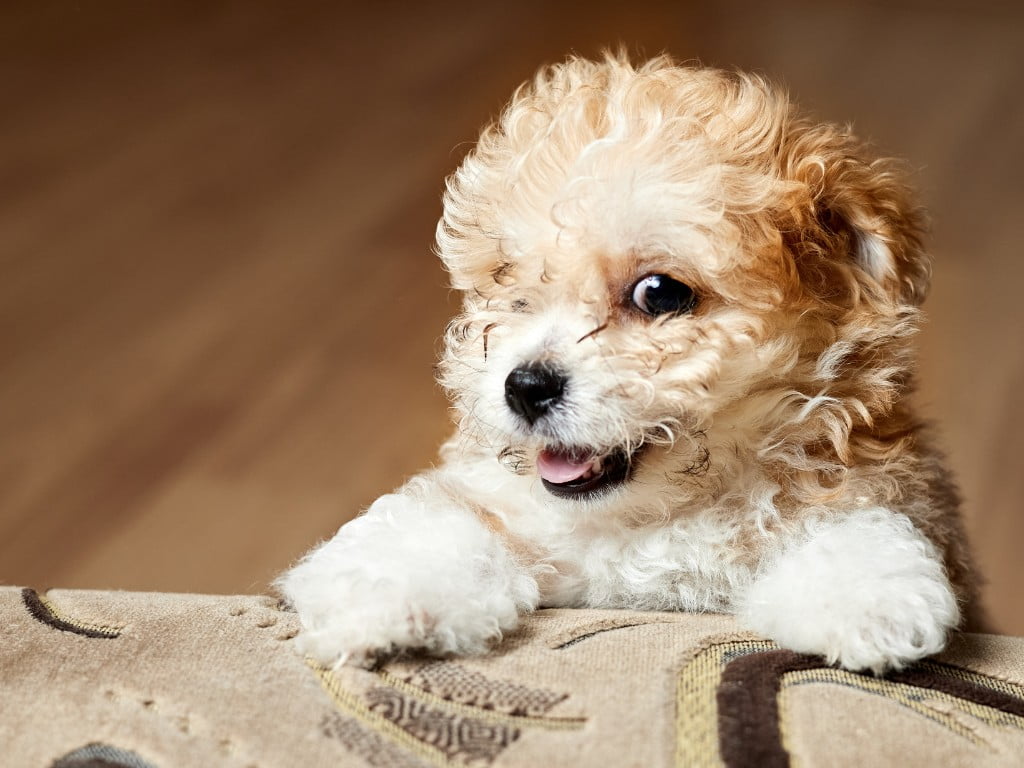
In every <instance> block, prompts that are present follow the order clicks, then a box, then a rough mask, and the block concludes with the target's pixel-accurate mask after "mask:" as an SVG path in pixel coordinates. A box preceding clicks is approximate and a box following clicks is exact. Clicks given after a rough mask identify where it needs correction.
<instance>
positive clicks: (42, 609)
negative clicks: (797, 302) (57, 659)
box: [21, 587, 121, 640]
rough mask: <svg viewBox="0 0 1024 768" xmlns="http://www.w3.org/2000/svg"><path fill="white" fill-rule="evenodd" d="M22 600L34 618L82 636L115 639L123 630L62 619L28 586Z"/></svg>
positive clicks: (22, 593)
mask: <svg viewBox="0 0 1024 768" xmlns="http://www.w3.org/2000/svg"><path fill="white" fill-rule="evenodd" d="M21 602H22V603H24V604H25V608H26V609H27V610H28V612H29V614H30V615H31V616H32V618H34V619H35V620H36V621H39V622H42V623H43V624H46V625H47V626H49V627H53V628H54V629H59V630H60V631H61V632H72V633H74V634H76V635H81V636H82V637H91V638H95V639H102V640H113V639H114V638H116V637H120V635H121V631H120V630H119V629H115V628H113V627H111V628H102V627H90V626H87V625H85V624H77V623H74V622H70V621H67V620H66V619H62V618H61V617H60V616H58V615H57V614H56V613H54V611H53V609H52V608H51V607H50V606H49V605H47V603H46V602H45V601H44V600H43V599H42V598H41V597H40V596H39V594H38V593H37V592H36V591H35V590H34V589H30V588H28V587H25V588H24V589H23V590H21Z"/></svg>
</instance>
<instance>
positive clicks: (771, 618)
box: [739, 508, 959, 673]
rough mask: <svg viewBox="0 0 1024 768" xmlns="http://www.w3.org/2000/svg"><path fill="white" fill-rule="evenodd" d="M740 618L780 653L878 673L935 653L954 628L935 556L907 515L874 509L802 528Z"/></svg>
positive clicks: (952, 607)
mask: <svg viewBox="0 0 1024 768" xmlns="http://www.w3.org/2000/svg"><path fill="white" fill-rule="evenodd" d="M739 615H740V619H741V621H742V622H743V623H744V624H745V625H746V626H748V627H749V628H751V629H753V630H755V631H757V632H760V633H762V634H764V635H767V636H768V637H771V638H772V639H774V640H775V641H777V642H778V643H779V644H780V645H783V646H785V647H787V648H790V649H792V650H795V651H800V652H803V653H814V654H821V655H823V656H824V657H825V658H826V659H827V660H828V662H829V663H834V662H839V663H840V664H841V665H842V666H844V667H846V668H847V669H854V670H862V669H870V670H872V671H873V672H876V673H880V672H882V671H883V670H884V669H886V668H895V669H899V668H900V667H903V666H904V665H906V664H908V663H910V662H913V661H916V660H917V659H920V658H923V657H925V656H928V655H930V654H933V653H937V652H938V651H940V650H942V648H943V646H944V645H945V643H946V635H947V632H948V631H949V630H950V629H952V628H953V627H954V626H955V625H956V624H957V621H958V620H959V610H958V608H957V604H956V600H955V599H954V597H953V594H952V592H951V591H950V587H949V582H948V580H947V579H946V575H945V573H944V571H943V567H942V563H941V560H940V558H939V556H938V554H937V553H936V551H935V548H934V547H933V546H932V545H931V544H930V543H929V542H928V541H927V539H925V538H924V537H923V536H922V535H921V534H920V533H918V531H917V530H915V529H914V527H913V525H912V524H911V522H910V520H908V519H907V518H906V517H905V516H903V515H900V514H896V513H893V512H890V511H888V510H885V509H877V508H876V509H868V510H863V511H859V512H853V513H850V514H848V515H845V516H842V517H839V518H837V519H834V520H831V521H819V522H817V523H815V524H813V525H810V526H808V530H807V535H806V538H804V539H803V540H802V541H800V542H799V543H798V544H797V545H796V546H794V547H792V548H791V549H790V550H789V551H787V552H784V553H783V554H782V555H781V556H780V557H778V558H777V559H776V560H775V561H774V562H773V563H772V564H771V565H769V566H768V567H767V568H766V569H765V571H764V573H763V574H762V575H761V576H760V577H759V578H758V579H756V580H755V582H754V584H753V585H752V586H751V588H750V590H749V592H748V593H747V594H746V597H745V599H744V601H743V605H742V607H741V610H740V612H739Z"/></svg>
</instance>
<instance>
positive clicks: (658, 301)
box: [633, 275, 697, 315]
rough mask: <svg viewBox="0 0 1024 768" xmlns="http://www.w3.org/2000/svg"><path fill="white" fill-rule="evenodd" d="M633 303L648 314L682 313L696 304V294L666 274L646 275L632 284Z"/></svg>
mask: <svg viewBox="0 0 1024 768" xmlns="http://www.w3.org/2000/svg"><path fill="white" fill-rule="evenodd" d="M633 303H634V304H636V306H637V308H638V309H640V310H641V311H642V312H646V313H647V314H648V315H670V314H672V315H682V314H685V313H687V312H689V311H691V310H692V309H693V308H694V307H695V306H697V294H695V293H694V292H693V288H691V287H690V286H688V285H686V284H685V283H680V282H679V281H678V280H673V279H672V278H671V277H669V276H668V275H648V276H647V277H644V278H641V279H640V281H639V282H638V283H637V284H636V285H634V286H633Z"/></svg>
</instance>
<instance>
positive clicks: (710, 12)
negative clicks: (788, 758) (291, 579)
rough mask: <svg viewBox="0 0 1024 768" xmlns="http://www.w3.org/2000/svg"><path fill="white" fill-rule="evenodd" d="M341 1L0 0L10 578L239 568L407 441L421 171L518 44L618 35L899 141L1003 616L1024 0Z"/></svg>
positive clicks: (321, 526)
mask: <svg viewBox="0 0 1024 768" xmlns="http://www.w3.org/2000/svg"><path fill="white" fill-rule="evenodd" d="M360 6H361V10H359V11H353V10H352V9H350V8H348V7H347V5H346V4H344V3H324V4H322V5H305V4H292V3H273V4H258V3H254V2H237V3H224V2H194V3H184V2H181V3H165V4H157V3H136V2H108V1H106V0H101V1H100V2H94V3H78V2H66V3H60V2H52V1H48V2H34V3H5V4H3V5H2V7H0V8H2V9H0V96H2V98H0V103H2V104H3V107H2V109H0V579H2V580H3V581H5V582H7V583H26V584H32V585H36V586H40V587H45V586H50V585H63V586H83V587H85V586H88V587H120V588H131V589H158V590H177V591H186V590H200V591H227V592H234V591H254V590H262V589H265V588H266V583H267V581H268V579H270V578H271V577H272V576H273V575H274V574H275V573H276V572H278V571H280V570H281V569H282V568H284V567H285V566H286V565H287V564H288V563H289V562H290V561H291V560H292V559H293V558H295V557H296V556H297V555H298V554H299V553H301V552H302V551H303V550H304V549H305V548H307V547H308V546H309V545H311V544H312V543H313V542H314V541H315V540H316V539H317V538H318V537H325V536H328V535H330V534H331V533H332V532H333V531H334V530H335V529H336V528H337V527H338V525H339V524H340V523H341V522H343V521H344V520H346V519H348V518H349V517H350V516H352V515H353V514H354V513H355V512H356V511H357V510H358V509H359V508H360V507H362V506H364V505H365V504H367V503H368V502H369V501H371V500H372V499H373V498H374V496H376V495H377V494H380V493H381V492H384V491H387V490H389V489H390V488H392V487H393V486H395V485H396V484H398V483H399V482H400V481H401V480H402V479H403V477H405V476H407V475H409V474H410V473H412V472H414V471H415V470H416V469H417V468H418V467H421V466H424V465H425V464H427V463H428V462H430V461H431V458H432V455H433V453H434V451H435V449H436V446H437V445H438V443H439V442H440V440H441V439H442V438H443V436H444V434H445V432H446V430H447V428H448V427H447V425H448V421H447V420H448V416H447V413H446V410H445V403H444V401H443V400H442V398H441V396H440V395H439V394H438V393H437V391H436V390H435V388H434V385H433V382H432V371H431V365H432V362H433V359H434V353H435V349H436V344H437V338H438V335H439V333H440V331H441V329H442V327H443V324H444V322H445V319H446V318H447V317H448V315H449V313H450V312H451V311H452V308H453V306H454V301H453V297H450V296H449V294H448V292H447V289H446V287H445V275H444V274H443V272H442V270H441V269H440V267H439V266H438V264H437V263H436V262H435V260H434V258H433V257H432V256H431V252H430V249H431V241H432V236H433V226H434V222H435V221H436V218H437V215H438V212H439V195H440V190H441V188H442V179H443V178H444V176H445V174H446V173H448V172H450V171H451V170H452V169H453V168H454V166H455V165H456V164H457V162H458V160H459V158H460V157H461V156H462V154H463V153H464V151H465V150H466V148H467V146H468V142H471V141H472V140H473V138H474V137H475V134H476V132H477V129H478V127H479V126H480V125H481V124H482V123H484V122H485V121H486V120H488V118H489V117H490V116H492V115H493V114H494V113H495V112H496V111H497V110H498V109H499V108H500V106H501V104H502V103H503V101H504V100H505V99H506V98H507V96H508V95H509V94H510V92H511V90H512V88H513V87H514V85H516V84H517V83H518V82H519V81H520V80H522V79H524V78H525V77H527V76H528V75H530V73H531V72H532V71H533V70H534V69H535V68H536V67H537V66H538V65H539V64H541V63H543V62H545V61H552V60H556V59H559V58H561V57H563V56H564V55H565V54H566V53H567V52H569V51H578V52H581V53H587V54H590V53H596V52H597V51H598V50H599V49H600V48H601V47H602V46H606V45H613V44H616V43H619V42H623V43H625V44H626V45H627V46H628V47H629V48H630V49H631V50H634V51H640V52H645V53H652V54H653V53H657V52H659V51H661V50H668V51H670V52H672V53H674V54H675V55H676V56H678V57H681V58H699V59H701V60H703V61H705V62H707V63H714V64H722V65H730V66H731V65H738V66H742V67H746V68H756V69H759V70H761V71H764V72H767V73H768V74H770V75H772V76H774V77H776V78H778V79H781V80H783V81H784V82H786V83H787V84H788V85H789V86H790V88H791V90H792V91H793V93H794V94H795V95H796V96H797V97H798V98H799V100H801V101H802V102H804V103H805V104H807V105H808V106H810V107H812V108H813V109H815V110H816V111H817V113H818V114H819V115H821V116H823V117H827V118H829V119H832V120H836V121H850V122H853V123H854V124H855V126H856V128H857V129H858V130H859V131H860V132H861V133H863V134H866V135H868V136H870V137H872V138H873V139H874V140H875V141H876V142H877V143H878V144H880V145H881V146H882V147H884V148H885V149H886V150H887V151H889V152H892V153H894V154H899V155H903V156H905V157H907V158H909V159H910V160H911V162H912V163H913V164H914V165H915V166H917V167H919V168H920V169H921V172H920V176H919V182H920V185H921V187H922V189H923V193H924V197H925V200H926V202H927V203H928V204H929V206H930V207H931V209H932V212H933V214H934V220H935V223H934V230H935V231H934V251H935V253H936V256H937V266H936V271H935V288H934V292H933V296H932V299H931V300H930V303H929V305H928V306H929V308H930V312H931V324H930V326H929V328H928V330H927V331H926V332H925V333H924V334H923V336H922V339H921V343H922V349H923V367H924V379H925V389H924V392H923V394H922V400H923V402H924V404H925V406H926V408H927V410H928V412H929V413H930V414H932V415H933V416H934V417H935V418H936V419H937V420H939V421H940V422H941V424H942V426H943V433H944V436H945V443H946V445H947V447H948V450H949V453H950V455H951V458H952V463H953V465H954V467H955V468H956V471H957V473H958V476H959V478H960V480H961V482H962V485H963V489H964V491H965V495H966V499H967V515H968V519H969V526H970V531H971V535H972V538H973V541H974V544H975V547H976V549H977V552H978V554H979V557H980V560H981V561H982V563H983V565H984V568H985V571H986V572H987V574H988V576H989V579H990V585H989V588H988V599H989V602H990V605H991V608H992V613H993V614H994V616H995V617H996V619H997V621H998V623H999V626H1000V627H1001V628H1002V629H1004V630H1007V631H1012V632H1016V633H1024V598H1022V597H1021V593H1020V589H1019V588H1020V584H1021V576H1022V572H1024V571H1022V565H1021V562H1020V554H1019V553H1020V551H1021V549H1022V546H1021V545H1022V543H1024V514H1022V512H1024V510H1022V506H1024V463H1022V457H1024V405H1022V398H1024V301H1022V300H1021V296H1020V293H1021V286H1022V285H1024V257H1022V254H1024V250H1022V246H1021V242H1022V235H1021V229H1022V226H1024V221H1022V216H1024V183H1022V182H1021V179H1022V178H1024V150H1022V147H1024V99H1021V97H1020V91H1021V88H1022V85H1024V83H1022V79H1024V44H1022V41H1024V12H1022V11H1021V8H1022V7H1024V6H1021V5H1020V4H1019V3H988V4H986V3H984V2H980V3H979V2H968V1H967V0H964V1H963V2H952V1H948V2H934V1H933V0H928V1H927V2H926V0H914V1H913V2H910V1H908V0H904V2H884V3H883V2H862V1H861V0H848V1H847V2H840V3H828V2H825V3H821V2H816V3H812V2H784V3H758V2H753V0H751V2H736V1H735V0H732V1H731V2H724V3H723V2H716V3H696V2H695V3H692V4H688V3H685V2H674V3H660V4H655V3H647V4H645V3H639V2H638V3H632V4H629V3H602V2H590V3H586V4H584V3H579V4H551V3H546V2H540V0H517V2H514V3H500V4H499V3H493V4H492V3H487V4H477V5H472V4H469V3H465V4H464V5H463V7H461V8H457V7H456V5H455V4H453V3H438V4H436V5H434V6H430V5H429V4H426V3H420V4H413V3H408V4H400V3H396V2H382V3H361V4H360ZM584 8H586V11H585V12H584V11H583V10H582V9H584Z"/></svg>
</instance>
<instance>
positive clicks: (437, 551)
mask: <svg viewBox="0 0 1024 768" xmlns="http://www.w3.org/2000/svg"><path fill="white" fill-rule="evenodd" d="M277 586H278V588H279V589H280V591H281V592H282V593H283V595H284V597H285V599H286V600H287V601H288V602H289V603H290V604H291V605H292V606H293V607H294V608H295V610H296V611H297V613H298V614H299V620H300V622H301V625H302V630H301V632H300V634H299V636H298V638H297V639H296V646H297V648H298V650H299V651H300V652H301V653H304V654H306V655H307V656H309V657H311V658H312V659H314V660H316V661H317V662H319V663H321V664H327V665H334V664H339V663H349V664H360V665H364V666H365V665H371V664H373V663H374V662H375V661H376V660H377V659H378V658H380V657H381V656H384V655H387V654H390V653H393V652H396V651H404V650H412V649H416V650H423V651H426V652H427V653H431V654H435V655H447V654H477V653H483V652H484V651H485V650H487V648H488V646H489V644H490V643H491V642H492V641H493V640H495V639H497V638H499V637H500V636H501V635H502V633H503V632H506V631H508V630H510V629H512V628H514V627H515V626H516V624H517V623H518V617H519V614H520V613H522V612H523V611H527V610H532V609H533V608H534V607H535V606H536V604H537V583H536V581H535V580H534V579H533V578H532V577H531V576H530V575H528V574H527V573H526V572H525V571H524V569H523V568H522V567H521V566H519V565H518V564H517V563H516V562H515V560H514V559H513V558H512V557H511V556H510V555H509V553H508V552H507V551H506V549H505V547H504V545H503V544H502V542H501V541H500V540H499V539H497V537H495V535H494V534H493V533H492V532H491V531H489V530H488V529H487V528H486V527H484V526H483V525H482V524H481V523H480V522H479V521H478V520H476V519H475V518H474V517H472V516H471V515H468V514H466V513H465V512H463V511H461V510H458V509H454V510H444V509H442V510H427V509H425V508H424V507H423V506H422V505H420V504H418V503H416V502H415V501H413V500H410V499H408V498H406V497H404V496H401V495H397V494H393V495H389V496H384V497H382V498H381V499H378V500H377V502H376V503H375V504H374V505H373V506H372V507H371V509H370V511H369V512H368V513H367V514H366V515H364V516H362V517H360V518H357V519H356V520H354V521H353V522H351V523H349V524H348V525H346V526H344V527H343V528H342V529H341V531H339V533H338V535H337V536H335V537H334V538H333V539H332V540H330V541H328V542H326V543H325V544H323V545H321V546H320V547H319V548H318V549H316V550H314V551H313V552H311V553H310V554H309V555H307V556H306V558H305V559H303V560H302V561H301V562H300V563H299V564H298V565H296V566H295V567H294V568H293V569H292V570H290V571H288V572H287V573H285V574H284V575H283V576H282V577H281V578H280V579H279V580H278V582H277Z"/></svg>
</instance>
